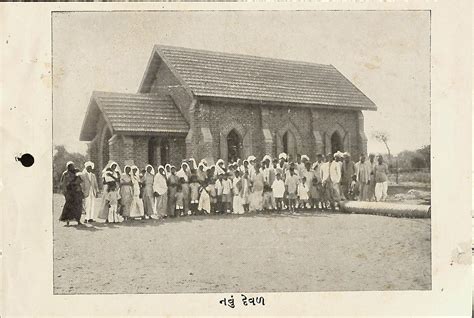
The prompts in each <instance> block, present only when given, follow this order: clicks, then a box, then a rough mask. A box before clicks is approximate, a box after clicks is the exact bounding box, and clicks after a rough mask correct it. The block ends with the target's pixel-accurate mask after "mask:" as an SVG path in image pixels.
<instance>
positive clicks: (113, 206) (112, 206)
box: [105, 181, 120, 223]
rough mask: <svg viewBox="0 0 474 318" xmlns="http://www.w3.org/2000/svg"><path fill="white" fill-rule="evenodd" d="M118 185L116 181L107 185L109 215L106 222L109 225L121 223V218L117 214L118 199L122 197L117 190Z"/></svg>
mask: <svg viewBox="0 0 474 318" xmlns="http://www.w3.org/2000/svg"><path fill="white" fill-rule="evenodd" d="M116 186H117V184H116V183H115V181H111V182H108V183H107V194H106V197H105V200H106V202H107V204H108V206H109V215H108V216H107V219H105V221H106V222H107V223H109V222H110V223H115V222H120V219H119V216H118V214H117V206H118V199H119V198H120V195H119V193H118V191H117V188H116Z"/></svg>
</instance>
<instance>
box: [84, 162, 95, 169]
mask: <svg viewBox="0 0 474 318" xmlns="http://www.w3.org/2000/svg"><path fill="white" fill-rule="evenodd" d="M87 167H91V169H94V163H93V162H92V161H87V162H86V163H85V164H84V168H87Z"/></svg>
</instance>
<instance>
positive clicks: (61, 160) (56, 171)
mask: <svg viewBox="0 0 474 318" xmlns="http://www.w3.org/2000/svg"><path fill="white" fill-rule="evenodd" d="M68 161H72V162H74V165H75V166H76V168H82V167H83V166H84V163H85V162H86V157H85V156H84V155H83V154H80V153H77V152H74V153H69V152H68V151H67V150H66V147H64V146H63V145H56V146H54V154H53V191H54V192H57V191H58V190H59V186H60V184H59V183H60V181H61V175H62V173H63V172H64V171H65V170H66V163H67V162H68Z"/></svg>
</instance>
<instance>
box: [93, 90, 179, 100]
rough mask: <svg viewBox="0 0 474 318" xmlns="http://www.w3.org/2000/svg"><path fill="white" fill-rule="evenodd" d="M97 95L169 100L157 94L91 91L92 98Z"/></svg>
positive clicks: (163, 95) (161, 94)
mask: <svg viewBox="0 0 474 318" xmlns="http://www.w3.org/2000/svg"><path fill="white" fill-rule="evenodd" d="M98 95H108V96H117V95H122V96H130V97H163V98H171V95H170V94H163V93H160V94H157V93H122V92H109V91H96V90H94V91H92V96H98Z"/></svg>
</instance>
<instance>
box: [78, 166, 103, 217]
mask: <svg viewBox="0 0 474 318" xmlns="http://www.w3.org/2000/svg"><path fill="white" fill-rule="evenodd" d="M92 169H94V163H93V162H91V161H87V162H86V163H85V164H84V170H83V171H82V174H81V179H82V183H81V188H82V193H83V195H84V201H83V202H84V206H83V208H84V210H85V211H86V218H85V222H86V223H88V222H94V211H95V198H96V197H97V196H98V194H99V186H98V185H97V178H96V177H95V175H94V174H93V173H92Z"/></svg>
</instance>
